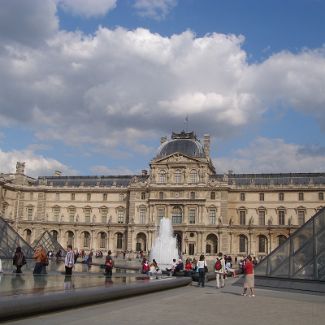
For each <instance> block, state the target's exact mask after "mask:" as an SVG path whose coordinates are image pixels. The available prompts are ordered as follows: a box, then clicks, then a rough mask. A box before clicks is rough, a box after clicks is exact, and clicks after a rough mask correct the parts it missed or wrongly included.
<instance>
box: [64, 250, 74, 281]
mask: <svg viewBox="0 0 325 325" xmlns="http://www.w3.org/2000/svg"><path fill="white" fill-rule="evenodd" d="M64 266H65V275H72V268H73V266H74V253H73V250H72V246H71V245H68V246H67V255H66V256H65V259H64Z"/></svg>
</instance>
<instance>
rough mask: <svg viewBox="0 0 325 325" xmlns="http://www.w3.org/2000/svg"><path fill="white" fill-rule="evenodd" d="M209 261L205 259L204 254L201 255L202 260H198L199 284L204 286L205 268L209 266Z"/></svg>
mask: <svg viewBox="0 0 325 325" xmlns="http://www.w3.org/2000/svg"><path fill="white" fill-rule="evenodd" d="M207 267H208V266H207V262H206V261H205V258H204V255H201V256H200V260H199V261H198V262H197V269H198V271H199V283H198V286H201V287H202V288H203V287H204V282H205V268H207Z"/></svg>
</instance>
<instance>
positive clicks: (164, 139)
mask: <svg viewBox="0 0 325 325" xmlns="http://www.w3.org/2000/svg"><path fill="white" fill-rule="evenodd" d="M166 141H167V137H166V136H165V137H161V138H160V144H163V143H164V142H166Z"/></svg>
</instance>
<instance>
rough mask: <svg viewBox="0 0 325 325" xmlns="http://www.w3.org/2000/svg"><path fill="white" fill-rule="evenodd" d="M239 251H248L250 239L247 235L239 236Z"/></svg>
mask: <svg viewBox="0 0 325 325" xmlns="http://www.w3.org/2000/svg"><path fill="white" fill-rule="evenodd" d="M239 252H241V253H246V254H247V253H248V240H247V237H246V236H245V235H240V236H239Z"/></svg>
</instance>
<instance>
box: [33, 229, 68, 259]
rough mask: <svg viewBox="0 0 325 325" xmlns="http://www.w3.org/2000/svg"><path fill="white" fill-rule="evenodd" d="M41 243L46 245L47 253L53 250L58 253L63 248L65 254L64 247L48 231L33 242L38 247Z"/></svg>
mask: <svg viewBox="0 0 325 325" xmlns="http://www.w3.org/2000/svg"><path fill="white" fill-rule="evenodd" d="M39 245H42V246H43V247H44V249H45V250H46V253H48V252H50V251H52V252H53V253H54V254H56V253H57V252H58V251H59V250H61V253H62V256H64V255H65V253H66V252H65V250H64V248H63V247H62V246H61V245H60V244H59V243H58V241H57V240H56V239H55V238H54V237H53V236H52V235H51V234H50V233H49V232H48V231H45V232H44V233H43V234H42V235H41V237H40V238H39V239H37V240H35V241H34V243H33V247H34V248H36V247H37V246H39Z"/></svg>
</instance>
